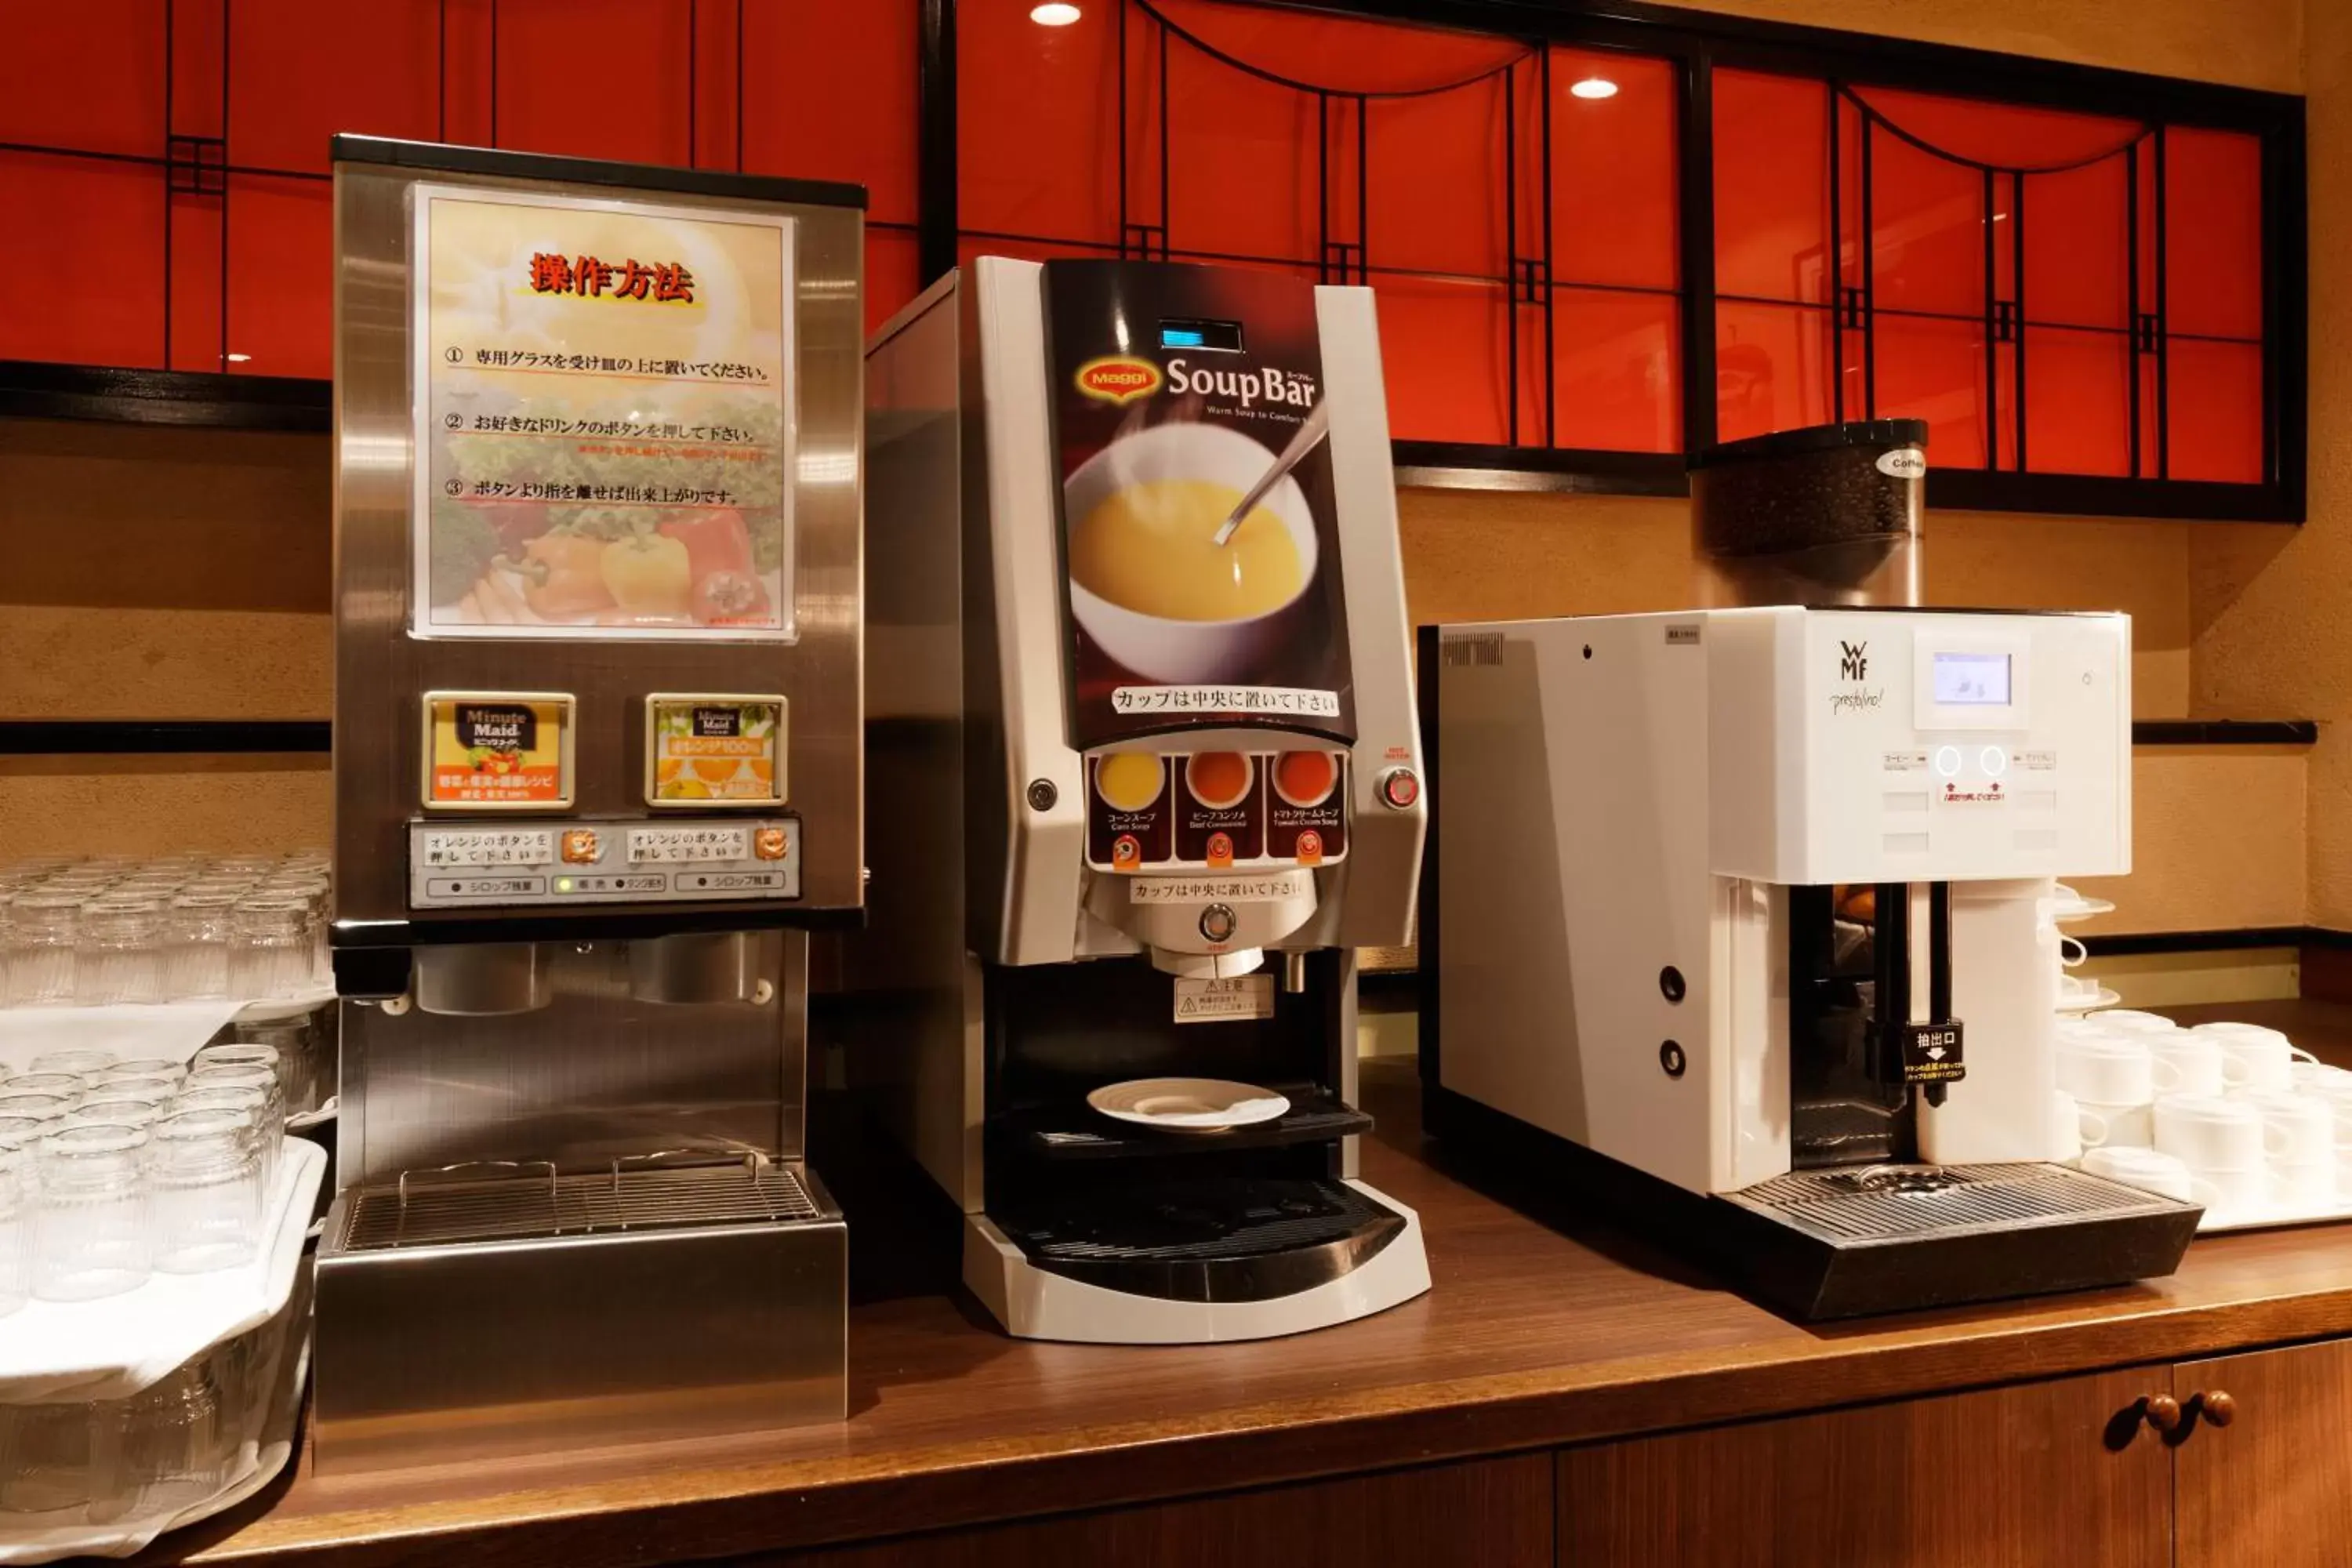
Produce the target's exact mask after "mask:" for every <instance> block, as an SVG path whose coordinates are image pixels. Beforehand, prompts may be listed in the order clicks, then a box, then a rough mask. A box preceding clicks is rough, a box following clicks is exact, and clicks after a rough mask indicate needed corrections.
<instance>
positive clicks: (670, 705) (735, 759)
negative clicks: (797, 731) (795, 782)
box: [646, 694, 785, 806]
mask: <svg viewBox="0 0 2352 1568" xmlns="http://www.w3.org/2000/svg"><path fill="white" fill-rule="evenodd" d="M784 711H785V709H784V700H783V699H782V697H677V696H664V695H659V694H656V695H654V696H651V697H648V698H646V712H647V724H646V761H647V764H648V766H649V768H650V770H651V772H652V775H653V776H652V778H651V779H650V780H649V781H648V783H647V786H646V803H647V804H648V805H694V806H712V805H781V804H782V802H783V799H784V769H783V744H784Z"/></svg>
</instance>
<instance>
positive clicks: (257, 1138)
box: [170, 1070, 286, 1207]
mask: <svg viewBox="0 0 2352 1568" xmlns="http://www.w3.org/2000/svg"><path fill="white" fill-rule="evenodd" d="M251 1076H252V1075H250V1074H247V1073H244V1072H242V1071H241V1070H240V1071H239V1072H236V1073H234V1074H231V1073H227V1072H226V1071H225V1072H224V1073H223V1075H222V1076H220V1077H218V1078H215V1079H211V1080H209V1081H208V1080H206V1079H201V1078H191V1079H189V1080H188V1081H187V1083H186V1085H185V1086H184V1088H182V1089H181V1090H180V1093H179V1095H178V1097H177V1098H175V1099H174V1100H173V1101H172V1103H171V1106H170V1109H171V1110H173V1111H187V1110H235V1111H239V1112H242V1113H243V1114H244V1115H245V1116H247V1118H248V1119H249V1120H250V1121H251V1125H250V1127H249V1128H248V1129H247V1134H246V1135H247V1137H248V1138H249V1139H251V1140H252V1142H253V1146H254V1152H255V1155H256V1158H257V1160H258V1162H259V1163H260V1166H261V1191H262V1194H263V1196H262V1203H263V1205H264V1207H267V1206H268V1201H269V1195H270V1194H274V1193H275V1192H276V1191H277V1190H278V1188H277V1182H278V1142H279V1141H280V1140H281V1139H283V1138H284V1137H285V1135H286V1107H285V1102H284V1101H283V1100H278V1098H277V1095H276V1093H275V1091H274V1089H272V1088H271V1087H270V1086H268V1085H263V1084H256V1083H253V1082H251V1081H249V1080H250V1078H251Z"/></svg>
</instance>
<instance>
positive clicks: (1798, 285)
mask: <svg viewBox="0 0 2352 1568" xmlns="http://www.w3.org/2000/svg"><path fill="white" fill-rule="evenodd" d="M1829 124H1830V118H1829V99H1828V93H1827V89H1825V88H1824V87H1823V86H1822V84H1821V83H1820V82H1817V81H1806V80H1803V79H1800V78H1797V77H1784V76H1765V75H1761V74H1759V73H1758V72H1755V71H1739V70H1718V71H1717V72H1716V73H1715V287H1716V291H1717V293H1720V294H1730V295H1745V296H1748V297H1750V298H1754V299H1759V300H1811V301H1814V302H1816V303H1819V302H1822V301H1825V300H1828V299H1829V298H1830V290H1831V289H1832V287H1833V284H1832V279H1831V277H1830V263H1829V159H1828V156H1827V153H1826V151H1825V149H1826V148H1827V147H1828V145H1829Z"/></svg>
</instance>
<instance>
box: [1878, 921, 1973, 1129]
mask: <svg viewBox="0 0 2352 1568" xmlns="http://www.w3.org/2000/svg"><path fill="white" fill-rule="evenodd" d="M1873 902H1874V921H1875V928H1876V929H1875V931H1874V936H1873V944H1872V962H1873V970H1874V973H1873V981H1874V1000H1875V1008H1874V1012H1875V1016H1874V1018H1873V1019H1872V1021H1871V1039H1872V1044H1873V1047H1874V1048H1873V1050H1872V1053H1871V1065H1872V1071H1873V1074H1874V1076H1875V1077H1876V1078H1877V1079H1879V1081H1880V1082H1882V1083H1885V1084H1887V1085H1889V1086H1900V1087H1902V1088H1904V1089H1909V1088H1911V1087H1912V1086H1914V1085H1916V1086H1917V1087H1918V1089H1920V1092H1921V1094H1922V1097H1923V1098H1924V1099H1925V1100H1927V1103H1928V1104H1929V1105H1941V1104H1943V1103H1944V1100H1945V1098H1946V1097H1947V1095H1948V1093H1949V1092H1950V1088H1951V1085H1953V1084H1955V1083H1957V1082H1958V1081H1959V1080H1960V1079H1962V1078H1964V1077H1966V1076H1967V1070H1968V1069H1967V1068H1966V1066H1965V1063H1964V1060H1963V1058H1962V1055H1961V1046H1960V1021H1959V1020H1958V1018H1955V1017H1953V1016H1952V885H1951V884H1950V883H1949V882H1930V883H1929V884H1927V954H1926V957H1927V1016H1925V1017H1924V1018H1916V1017H1914V1016H1913V1007H1912V994H1913V993H1912V984H1911V979H1912V960H1913V952H1912V943H1911V929H1912V928H1911V888H1910V885H1909V884H1908V883H1905V882H1882V883H1880V884H1879V885H1878V887H1877V889H1875V896H1874V900H1873Z"/></svg>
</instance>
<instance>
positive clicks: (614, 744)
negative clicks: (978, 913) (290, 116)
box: [315, 137, 864, 1470]
mask: <svg viewBox="0 0 2352 1568" xmlns="http://www.w3.org/2000/svg"><path fill="white" fill-rule="evenodd" d="M334 155H335V176H334V177H335V230H336V248H337V272H336V292H335V321H336V355H335V411H336V426H335V439H336V451H337V468H336V489H335V571H336V601H335V611H336V679H335V753H334V774H335V859H336V865H335V889H336V908H335V922H334V931H333V942H334V956H335V973H336V982H337V988H338V990H339V991H340V992H341V994H342V996H343V997H344V999H345V1000H344V1004H343V1006H344V1022H343V1029H342V1041H343V1060H342V1075H341V1133H340V1173H339V1183H340V1190H339V1192H338V1194H337V1195H336V1198H335V1202H334V1206H333V1210H332V1212H331V1214H330V1215H329V1216H328V1221H327V1226H326V1232H325V1236H324V1239H323V1241H322V1242H321V1244H320V1253H319V1264H318V1320H319V1321H318V1341H317V1347H318V1348H317V1356H318V1363H317V1364H318V1391H317V1404H316V1410H317V1426H316V1428H315V1431H316V1435H317V1448H318V1455H319V1461H320V1467H321V1468H322V1469H326V1470H339V1469H350V1468H366V1467H373V1466H382V1465H400V1464H408V1463H416V1462H425V1461H446V1460H452V1459H465V1458H477V1457H487V1456H495V1455H504V1454H512V1453H517V1452H528V1451H533V1450H544V1449H549V1448H555V1447H576V1446H586V1445H600V1444H610V1443H615V1442H622V1441H637V1440H647V1439H657V1438H663V1437H668V1436H693V1435H700V1434H706V1433H711V1432H719V1431H741V1430H747V1429H760V1428H764V1427H769V1426H784V1425H789V1424H793V1423H796V1422H803V1421H813V1420H824V1419H837V1418H839V1417H840V1416H841V1415H842V1414H843V1407H844V1366H845V1363H844V1332H845V1253H846V1241H845V1231H844V1228H843V1225H842V1219H841V1215H840V1212H839V1210H838V1209H837V1208H836V1207H835V1205H834V1204H833V1202H832V1200H831V1199H830V1198H829V1197H828V1196H827V1194H826V1193H825V1190H824V1186H823V1185H822V1184H820V1183H819V1182H818V1181H817V1179H816V1177H815V1176H814V1173H811V1172H810V1171H809V1170H808V1169H807V1167H806V1165H805V1164H804V1163H803V1082H804V1071H803V1063H804V1046H805V1018H806V1010H805V999H806V975H807V942H808V937H807V932H806V929H805V928H807V927H810V926H814V925H824V924H827V923H833V922H838V921H855V920H856V918H857V917H858V911H859V909H860V905H861V898H862V891H861V880H862V870H861V867H862V858H861V850H862V846H861V787H862V785H861V779H860V766H861V758H862V747H861V731H860V723H861V709H860V694H859V683H860V662H861V660H860V637H861V616H860V598H861V568H860V559H861V557H860V511H859V509H860V500H861V474H862V461H861V452H862V446H861V418H860V403H861V390H860V386H861V383H860V376H861V371H860V352H859V351H860V334H861V330H862V323H861V321H860V316H859V278H860V276H861V272H860V267H861V262H860V247H861V229H862V225H863V219H862V209H863V206H864V193H863V192H862V191H860V190H858V189H856V187H848V186H839V185H825V184H803V183H800V182H793V181H781V180H770V179H753V178H745V177H741V176H737V175H732V174H709V173H705V172H695V171H680V170H666V169H645V168H636V167H633V166H627V165H621V164H611V163H585V162H581V161H577V160H571V159H556V158H543V157H535V156H527V155H517V154H510V153H487V152H481V151H478V150H475V149H469V148H449V147H437V146H424V145H417V144H412V143H403V142H381V141H375V140H372V139H367V138H356V137H339V138H338V139H337V140H336V143H335V154H334Z"/></svg>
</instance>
